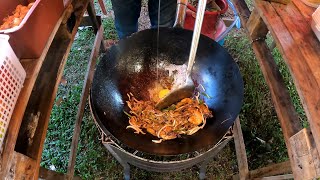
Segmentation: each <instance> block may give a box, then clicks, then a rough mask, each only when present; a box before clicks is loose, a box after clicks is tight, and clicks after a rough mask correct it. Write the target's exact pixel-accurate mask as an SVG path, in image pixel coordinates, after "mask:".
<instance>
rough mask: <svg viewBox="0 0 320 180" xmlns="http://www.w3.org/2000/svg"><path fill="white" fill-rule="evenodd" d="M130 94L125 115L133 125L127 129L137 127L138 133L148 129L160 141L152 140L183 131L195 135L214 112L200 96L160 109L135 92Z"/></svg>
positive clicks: (170, 137) (175, 134)
mask: <svg viewBox="0 0 320 180" xmlns="http://www.w3.org/2000/svg"><path fill="white" fill-rule="evenodd" d="M128 97H129V100H128V101H127V105H128V107H129V108H130V112H129V113H126V114H127V115H128V116H129V124H130V125H129V126H127V129H128V128H131V129H134V130H135V133H137V134H139V133H141V134H145V133H146V132H148V133H150V134H152V135H154V136H157V137H158V138H159V140H153V142H154V143H161V142H162V141H163V140H170V139H175V138H178V137H180V136H181V135H183V134H185V135H192V134H194V133H196V132H197V131H198V130H199V129H202V128H203V127H204V126H205V125H206V119H207V118H209V117H212V112H211V111H210V110H209V108H208V107H207V105H206V104H205V103H204V102H203V101H201V100H199V99H198V97H195V98H185V99H183V100H181V101H180V102H178V103H176V104H174V105H171V106H170V107H168V108H167V109H164V110H161V111H160V110H157V109H156V108H155V104H156V102H154V101H141V100H137V99H136V98H134V97H133V94H132V93H130V94H128Z"/></svg>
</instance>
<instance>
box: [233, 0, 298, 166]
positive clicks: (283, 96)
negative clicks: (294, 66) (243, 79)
mask: <svg viewBox="0 0 320 180" xmlns="http://www.w3.org/2000/svg"><path fill="white" fill-rule="evenodd" d="M241 1H242V3H239V2H241ZM238 4H240V6H237V5H236V8H237V10H238V11H239V12H240V13H244V12H247V11H248V8H247V7H244V5H243V4H244V1H243V0H240V1H238ZM259 14H260V13H259ZM242 23H243V24H246V23H247V20H246V18H242ZM248 34H249V33H248ZM250 38H251V37H250ZM252 48H253V50H254V52H255V54H256V57H257V60H258V62H259V64H260V67H261V70H262V73H263V75H264V78H265V79H266V82H267V84H268V86H269V89H270V92H271V97H272V101H273V104H274V106H275V109H276V112H277V115H278V118H279V121H280V125H281V128H282V132H283V135H284V139H285V142H286V145H287V148H288V155H289V157H291V156H292V153H291V149H290V146H289V142H288V141H289V138H290V137H291V136H292V135H294V134H296V133H297V132H299V131H300V130H301V129H302V127H301V124H300V121H299V118H298V115H297V113H296V111H295V108H294V106H293V104H292V101H291V98H290V95H289V93H288V90H287V88H286V86H285V84H284V81H283V78H282V76H281V74H280V72H279V69H278V67H277V65H276V63H275V61H274V59H273V57H272V54H271V52H270V50H269V49H268V47H267V45H266V43H265V42H264V41H263V40H258V41H254V42H253V43H252ZM290 161H291V162H292V163H293V161H292V159H291V158H290ZM291 166H292V167H293V166H294V164H291Z"/></svg>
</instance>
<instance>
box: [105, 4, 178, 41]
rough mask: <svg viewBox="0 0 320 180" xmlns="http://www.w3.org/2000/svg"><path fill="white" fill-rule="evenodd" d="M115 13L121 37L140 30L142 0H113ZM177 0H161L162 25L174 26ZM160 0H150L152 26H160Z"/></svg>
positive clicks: (117, 28)
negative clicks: (139, 20)
mask: <svg viewBox="0 0 320 180" xmlns="http://www.w3.org/2000/svg"><path fill="white" fill-rule="evenodd" d="M111 2H112V8H113V11H114V15H115V26H116V30H117V33H118V36H119V38H120V39H123V38H125V37H127V36H130V35H131V34H132V33H135V32H137V31H138V18H139V16H140V11H141V0H111ZM176 3H177V1H176V0H161V4H160V22H159V26H160V27H172V26H173V24H174V20H175V15H176V7H177V6H176ZM158 7H159V0H148V10H149V17H150V21H151V27H152V28H156V27H158Z"/></svg>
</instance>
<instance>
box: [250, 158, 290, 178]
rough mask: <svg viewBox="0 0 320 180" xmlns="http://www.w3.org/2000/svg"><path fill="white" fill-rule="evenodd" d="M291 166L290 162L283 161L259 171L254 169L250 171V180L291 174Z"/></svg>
mask: <svg viewBox="0 0 320 180" xmlns="http://www.w3.org/2000/svg"><path fill="white" fill-rule="evenodd" d="M291 172H292V170H291V164H290V161H285V162H282V163H278V164H272V165H269V166H266V167H263V168H260V169H255V170H252V171H250V173H249V174H250V179H254V178H258V177H266V176H275V175H279V174H286V173H291Z"/></svg>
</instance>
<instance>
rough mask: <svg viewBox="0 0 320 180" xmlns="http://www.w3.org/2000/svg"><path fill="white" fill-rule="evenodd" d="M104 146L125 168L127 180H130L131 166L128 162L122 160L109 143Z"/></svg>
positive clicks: (124, 173)
mask: <svg viewBox="0 0 320 180" xmlns="http://www.w3.org/2000/svg"><path fill="white" fill-rule="evenodd" d="M103 145H104V146H105V147H106V148H107V149H108V151H109V152H110V153H111V154H112V156H113V157H114V158H116V160H117V161H118V162H119V163H120V164H121V166H122V167H123V175H124V179H125V180H130V165H129V164H128V162H127V161H125V160H124V159H123V158H121V157H120V156H119V155H118V154H117V153H116V152H114V150H113V148H112V147H111V146H112V145H110V144H108V143H103Z"/></svg>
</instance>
